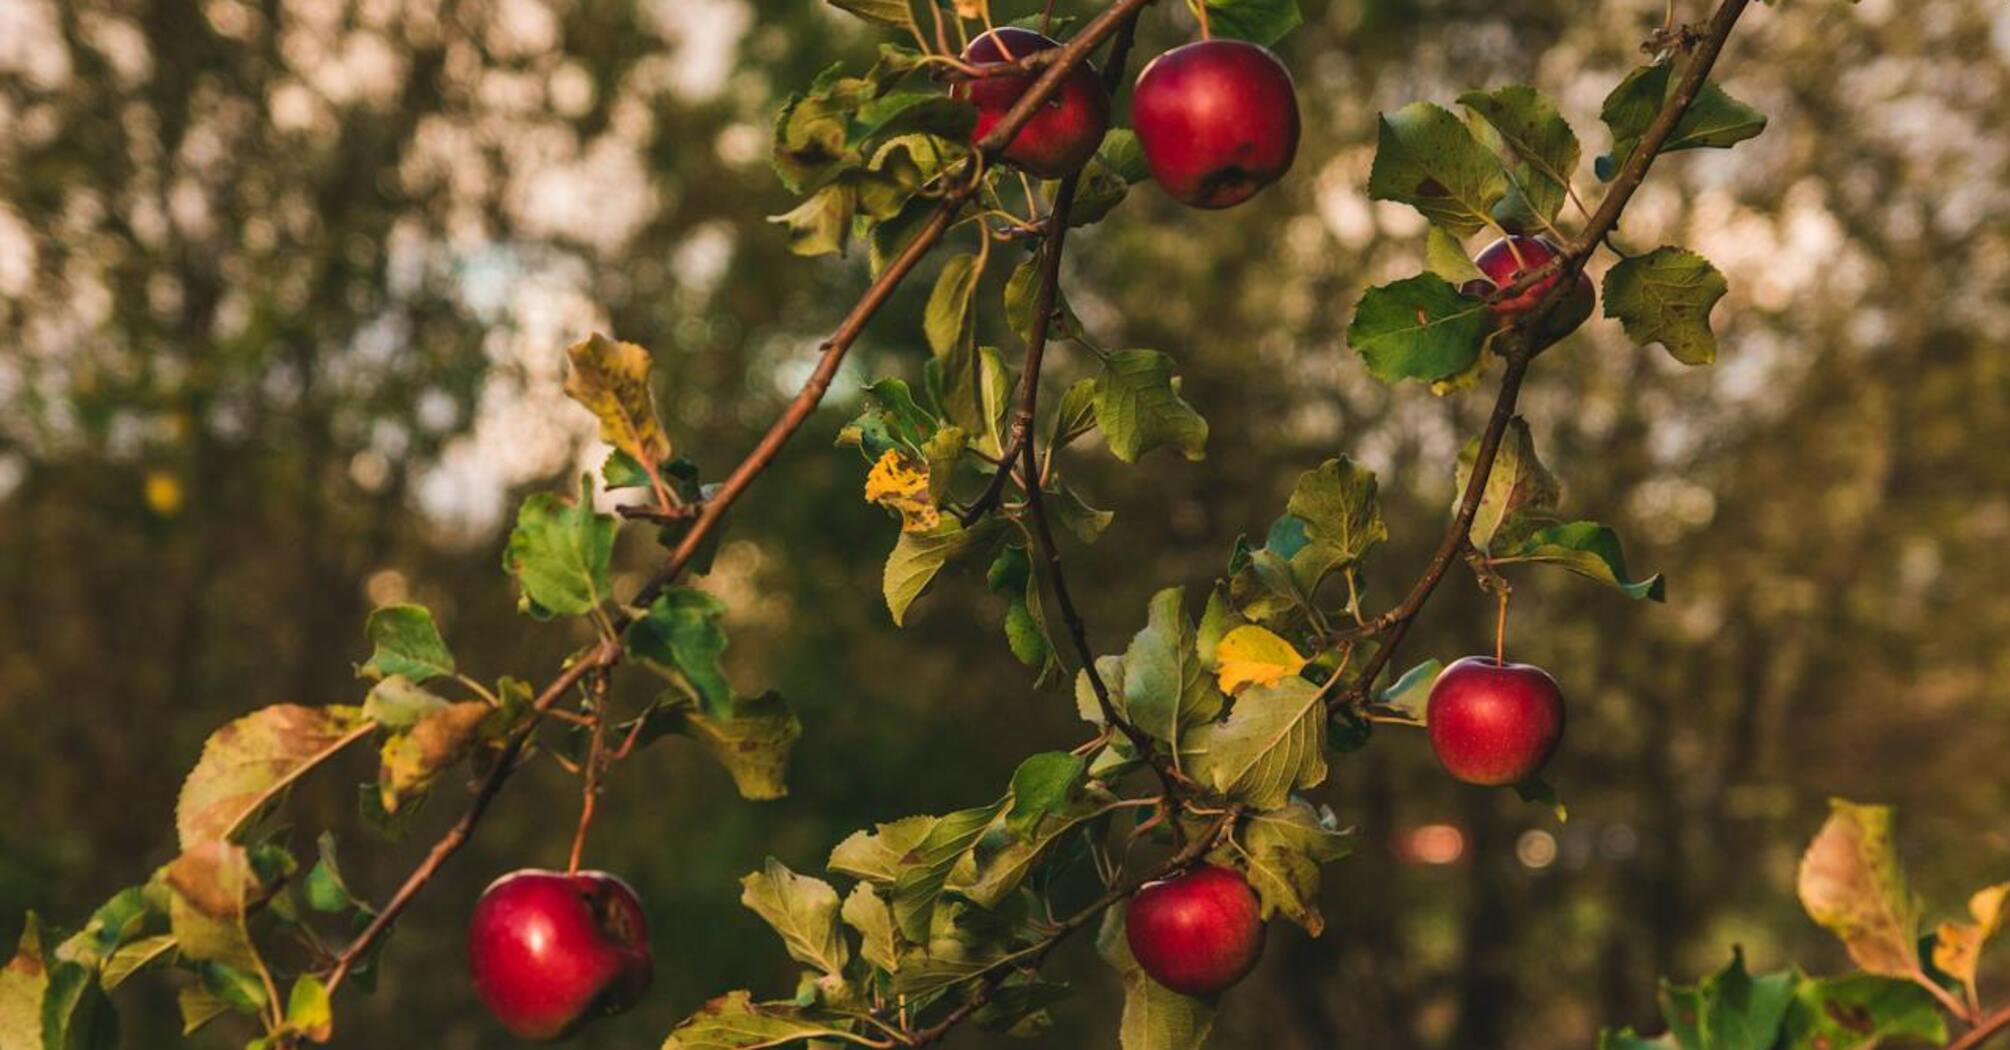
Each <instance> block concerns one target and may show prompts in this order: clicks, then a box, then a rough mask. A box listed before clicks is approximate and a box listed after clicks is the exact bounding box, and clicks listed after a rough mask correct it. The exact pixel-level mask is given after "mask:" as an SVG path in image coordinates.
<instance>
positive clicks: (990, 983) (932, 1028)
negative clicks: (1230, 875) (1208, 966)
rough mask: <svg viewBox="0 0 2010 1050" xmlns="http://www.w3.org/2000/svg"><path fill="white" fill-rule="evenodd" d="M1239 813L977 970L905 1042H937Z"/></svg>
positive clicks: (1195, 856) (1205, 845)
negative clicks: (964, 990)
mask: <svg viewBox="0 0 2010 1050" xmlns="http://www.w3.org/2000/svg"><path fill="white" fill-rule="evenodd" d="M1239 812H1240V811H1239V810H1236V809H1230V810H1229V811H1228V812H1226V813H1223V814H1222V815H1221V817H1220V818H1219V819H1217V820H1216V821H1215V823H1214V827H1212V828H1210V829H1209V830H1208V832H1207V833H1206V834H1204V835H1196V836H1194V837H1193V838H1192V839H1190V840H1189V841H1188V842H1187V843H1186V845H1184V846H1182V847H1180V849H1179V851H1178V852H1177V853H1174V854H1173V855H1172V856H1170V857H1167V858H1166V860H1165V862H1164V863H1162V864H1160V865H1159V866H1158V867H1156V868H1153V869H1152V870H1151V871H1149V872H1147V873H1145V874H1143V875H1134V876H1132V877H1131V878H1128V879H1125V880H1123V881H1121V882H1118V883H1117V884H1116V885H1114V886H1111V887H1110V888H1109V889H1108V890H1105V891H1104V892H1103V895H1102V896H1100V897H1098V898H1096V899H1095V901H1094V902H1092V903H1091V904H1090V905H1089V906H1088V907H1086V908H1083V909H1082V910H1081V911H1078V912H1076V913H1074V914H1073V915H1070V916H1068V917H1067V918H1065V919H1062V920H1061V921H1060V923H1059V924H1057V925H1056V926H1055V927H1054V928H1053V930H1051V931H1050V932H1049V933H1048V934H1047V936H1046V937H1045V938H1044V939H1042V940H1041V941H1040V942H1039V943H1037V944H1035V945H1033V946H1032V947H1030V948H1024V949H1021V950H1020V951H1017V952H1014V953H1013V954H1011V955H1008V956H1006V957H1005V958H1003V959H1000V960H999V961H997V962H995V963H992V964H991V965H990V966H989V967H987V968H985V969H984V970H981V971H979V972H978V973H977V974H976V975H975V976H974V977H972V978H969V979H970V980H974V981H976V982H977V990H976V991H975V992H973V993H972V994H971V996H970V997H969V998H968V999H965V1000H963V1002H961V1003H959V1004H958V1005H957V1007H956V1009H954V1010H951V1011H949V1013H947V1014H945V1015H943V1018H942V1019H941V1020H940V1021H937V1022H935V1023H934V1024H932V1025H929V1026H928V1027H927V1028H923V1029H921V1030H920V1031H918V1032H915V1033H914V1034H913V1035H911V1036H909V1037H908V1039H907V1045H908V1046H927V1045H929V1044H931V1043H936V1042H940V1041H941V1040H942V1037H944V1036H946V1035H948V1034H949V1032H950V1030H951V1029H953V1028H955V1027H956V1026H957V1025H959V1024H962V1023H963V1022H964V1021H967V1020H969V1019H970V1015H972V1014H974V1013H976V1012H977V1011H978V1010H981V1009H983V1007H984V1004H985V1003H988V1002H990V1001H991V996H992V994H993V993H994V992H996V991H997V990H998V986H999V985H1000V984H1001V983H1003V982H1004V980H1005V978H1006V977H1007V976H1010V972H1011V971H1012V970H1014V969H1038V968H1039V967H1040V964H1041V963H1042V962H1044V961H1046V958H1047V956H1048V954H1049V953H1051V952H1052V951H1053V950H1054V948H1055V946H1056V945H1059V944H1060V943H1061V942H1062V941H1063V940H1065V939H1066V938H1067V937H1068V935H1069V934H1072V933H1074V932H1075V931H1076V930H1079V929H1081V928H1082V927H1084V926H1087V925H1088V924H1089V923H1091V922H1093V921H1095V919H1096V917H1097V916H1100V915H1101V914H1103V913H1104V912H1105V911H1108V910H1109V909H1110V908H1112V907H1114V906H1116V905H1117V904H1118V903H1120V902H1122V901H1123V900H1125V899H1126V898H1128V897H1130V896H1131V895H1132V894H1134V893H1136V892H1138V891H1139V890H1140V889H1143V888H1144V887H1145V886H1146V885H1147V884H1148V883H1152V882H1157V881H1158V880H1160V879H1163V878H1166V877H1168V876H1171V875H1173V874H1175V873H1177V872H1178V871H1179V870H1180V869H1182V868H1185V867H1186V866H1187V865H1189V864H1192V863H1193V862H1194V861H1197V860H1199V859H1200V857H1201V854H1203V853H1206V852H1207V851H1208V849H1209V848H1211V847H1212V846H1213V845H1214V844H1215V842H1216V840H1218V839H1219V838H1220V837H1221V835H1222V833H1223V832H1225V831H1227V830H1228V828H1229V826H1230V825H1231V824H1233V823H1234V822H1235V818H1236V815H1237V814H1238V813H1239Z"/></svg>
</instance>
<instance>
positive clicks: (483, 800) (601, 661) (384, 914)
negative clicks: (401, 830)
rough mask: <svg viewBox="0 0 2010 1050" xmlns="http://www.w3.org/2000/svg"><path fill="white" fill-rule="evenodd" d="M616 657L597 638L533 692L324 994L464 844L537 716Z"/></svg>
mask: <svg viewBox="0 0 2010 1050" xmlns="http://www.w3.org/2000/svg"><path fill="white" fill-rule="evenodd" d="M620 657H621V646H620V644H619V643H617V642H613V641H602V642H601V643H600V644H599V645H597V646H595V647H594V648H593V650H592V651H591V652H589V653H587V654H586V655H585V656H583V657H581V658H579V659H578V660H577V661H575V662H574V663H573V664H572V666H570V667H567V668H566V669H565V670H564V671H561V672H560V673H559V675H558V677H557V678H554V679H552V682H551V684H550V685H548V686H546V687H545V689H544V692H542V693H540V694H538V697H537V699H536V700H535V701H533V702H532V703H531V712H532V715H533V720H532V722H531V724H530V725H527V726H525V727H523V728H522V729H519V730H518V731H517V732H516V735H514V736H512V737H510V739H509V743H507V744H505V745H503V750H502V754H501V755H499V756H497V757H496V764H495V765H494V766H493V767H492V768H491V769H490V770H489V772H488V775H487V776H485V777H483V778H482V782H481V785H480V786H479V787H477V788H476V789H475V797H474V801H473V802H470V803H469V804H468V810H467V812H466V813H463V814H461V819H460V820H459V821H458V822H456V823H455V824H454V826H453V827H452V828H450V829H448V831H447V833H446V834H445V835H443V836H441V837H440V840H439V841H438V842H436V843H434V844H433V848H432V850H431V851H429V852H428V853H427V854H426V859H424V860H422V861H420V862H419V866H418V867H416V868H413V869H412V873H411V874H410V875H407V876H406V877H405V881H404V883H403V884H402V885H400V886H399V887H398V892H396V893H394V894H392V895H391V900H390V903H388V904H386V905H384V910H383V911H380V912H378V913H377V917H376V918H374V919H372V920H370V925H369V926H367V927H364V929H363V932H362V933H361V934H359V935H358V936H357V937H356V939H355V940H354V941H351V942H350V944H349V947H347V948H344V949H342V954H341V955H338V956H336V957H335V968H334V969H333V970H331V971H330V972H329V974H328V992H329V994H331V995H332V994H334V992H335V990H336V989H337V988H340V987H341V986H342V982H343V980H345V979H346V978H347V977H348V976H349V974H350V972H351V971H352V970H354V969H355V966H356V963H357V961H358V960H360V959H361V958H362V957H363V956H364V954H365V953H367V952H369V950H370V948H371V946H372V945H375V944H376V943H377V942H378V941H379V940H381V939H383V936H384V933H385V932H386V931H387V930H389V929H390V928H391V924H392V923H394V922H396V921H397V920H398V916H399V915H401V914H403V913H404V911H405V909H406V908H407V907H409V906H410V905H411V903H412V899H413V898H414V897H417V896H418V895H419V891H420V890H422V889H424V888H425V887H426V883H428V882H431V881H432V879H433V876H434V875H436V874H438V873H439V870H440V866H441V865H443V864H445V863H446V862H447V859H448V858H449V857H452V856H453V855H454V854H455V853H456V852H458V851H459V850H460V848H461V847H462V846H463V845H466V843H467V841H468V837H469V836H471V835H473V834H474V830H475V825H476V824H478V823H480V822H481V819H482V814H484V813H486V812H487V811H488V808H489V803H491V802H494V801H495V797H496V794H497V793H498V792H500V791H501V790H502V786H503V782H504V781H506V780H508V779H509V775H510V773H511V772H512V770H513V769H514V768H515V766H516V761H517V758H518V757H519V756H521V755H522V754H523V748H524V745H525V744H526V743H527V742H529V740H530V737H531V734H532V733H533V732H535V731H536V729H537V723H536V720H535V719H536V716H538V715H542V714H543V713H544V712H545V711H546V710H548V709H549V708H550V707H551V706H552V705H553V704H556V703H558V701H559V700H560V699H561V698H563V697H564V696H565V694H566V691H567V690H569V689H571V688H572V687H573V685H574V684H576V683H577V682H578V681H579V680H580V679H581V678H583V677H585V676H586V674H587V673H588V672H590V671H593V670H595V669H598V668H604V667H609V666H612V665H613V664H614V662H615V661H616V660H618V659H620Z"/></svg>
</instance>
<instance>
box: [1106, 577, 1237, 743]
mask: <svg viewBox="0 0 2010 1050" xmlns="http://www.w3.org/2000/svg"><path fill="white" fill-rule="evenodd" d="M1185 601H1186V589H1185V588H1183V587H1168V588H1166V589H1165V590H1162V591H1160V592H1158V593H1157V594H1155V595H1153V596H1152V602H1151V608H1150V611H1149V613H1148V614H1147V618H1146V621H1145V626H1144V629H1143V630H1140V631H1139V632H1138V633H1137V634H1136V635H1135V636H1134V637H1133V638H1132V639H1131V644H1130V646H1129V647H1128V648H1126V649H1125V650H1124V664H1123V666H1124V673H1123V694H1122V695H1123V698H1124V703H1123V708H1124V712H1125V713H1126V715H1127V716H1128V717H1129V718H1130V720H1131V722H1133V723H1134V724H1136V725H1137V727H1138V728H1139V729H1142V730H1144V731H1145V732H1147V733H1150V734H1151V735H1152V736H1154V737H1156V738H1158V739H1160V740H1163V741H1165V742H1166V743H1167V744H1169V745H1172V746H1173V747H1174V749H1175V751H1177V748H1178V744H1179V740H1180V735H1181V734H1180V731H1181V730H1182V729H1185V728H1187V727H1189V726H1194V725H1198V724H1200V723H1202V722H1206V721H1209V720H1211V719H1213V718H1214V717H1215V716H1216V715H1217V714H1219V713H1220V712H1221V704H1222V696H1221V692H1220V690H1218V689H1216V688H1215V685H1214V682H1213V680H1212V679H1211V678H1210V677H1209V675H1208V673H1207V665H1206V664H1204V663H1202V662H1201V659H1200V652H1199V649H1198V645H1197V640H1196V637H1195V634H1194V626H1193V621H1192V619H1190V618H1189V617H1188V616H1187V614H1186V609H1185Z"/></svg>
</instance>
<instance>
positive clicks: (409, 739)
mask: <svg viewBox="0 0 2010 1050" xmlns="http://www.w3.org/2000/svg"><path fill="white" fill-rule="evenodd" d="M493 710H495V709H494V708H491V707H490V706H489V705H488V704H486V703H483V702H482V701H480V700H465V701H462V702H461V703H457V704H449V705H447V706H446V707H443V708H441V709H440V710H438V711H435V712H433V713H432V714H429V715H427V716H425V717H424V718H421V719H419V720H418V722H416V723H414V724H413V726H412V728H411V730H410V731H409V732H405V733H400V734H398V735H397V736H394V737H392V738H391V739H389V740H387V741H385V742H384V755H383V765H382V767H381V768H380V769H379V770H378V773H377V788H378V790H379V792H381V794H382V797H383V800H384V810H385V812H387V813H396V812H397V811H398V806H399V804H400V803H402V802H403V801H404V800H406V799H408V798H411V797H412V796H414V795H417V794H420V793H422V792H424V791H425V790H426V789H427V788H429V787H431V786H432V783H433V781H434V780H435V779H437V778H438V777H439V775H440V774H441V773H442V772H444V771H446V769H447V768H448V767H450V766H452V765H453V764H454V763H456V762H459V761H460V760H461V759H462V758H463V757H465V756H466V755H467V753H468V750H469V749H470V748H471V747H473V746H474V743H475V741H476V738H477V734H478V731H479V730H480V729H481V725H482V722H483V721H484V720H485V719H487V718H488V716H489V714H490V712H492V711H493Z"/></svg>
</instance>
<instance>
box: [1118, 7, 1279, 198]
mask: <svg viewBox="0 0 2010 1050" xmlns="http://www.w3.org/2000/svg"><path fill="white" fill-rule="evenodd" d="M1131 123H1132V124H1134V125H1135V126H1136V128H1137V133H1138V145H1139V146H1140V147H1142V148H1143V150H1144V154H1145V164H1146V165H1147V166H1148V167H1150V168H1151V170H1152V178H1153V179H1155V180H1157V182H1158V184H1159V185H1160V186H1163V187H1165V191H1166V192H1167V193H1170V194H1172V196H1173V199H1175V200H1177V201H1180V202H1181V203H1184V204H1191V205H1193V206H1194V207H1196V208H1226V207H1228V206H1229V205H1231V204H1240V203H1242V202H1243V201H1246V200H1248V199H1249V198H1250V197H1251V196H1253V195H1255V193H1256V191H1258V190H1260V189H1262V188H1264V187H1265V186H1268V185H1270V184H1271V183H1273V182H1276V181H1277V180H1278V179H1279V178H1280V177H1282V176H1283V175H1284V173H1285V172H1286V171H1287V170H1289V169H1290V168H1291V160H1292V158H1293V157H1295V156H1297V154H1298V92H1297V91H1296V89H1294V88H1293V87H1292V85H1291V73H1290V71H1289V70H1287V69H1285V68H1284V63H1282V62H1279V61H1278V60H1277V56H1276V55H1273V54H1271V53H1270V52H1269V51H1268V50H1266V49H1264V48H1262V47H1259V46H1257V45H1255V44H1251V43H1248V42H1246V41H1241V40H1202V41H1200V42H1198V43H1193V44H1187V45H1185V46H1184V47H1176V48H1173V49H1172V50H1171V51H1168V52H1166V53H1165V54H1163V55H1160V56H1159V57H1157V58H1155V59H1152V61H1151V64H1150V65H1147V66H1145V68H1144V72H1142V73H1140V74H1138V83H1137V87H1136V88H1134V89H1133V90H1132V92H1131Z"/></svg>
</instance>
